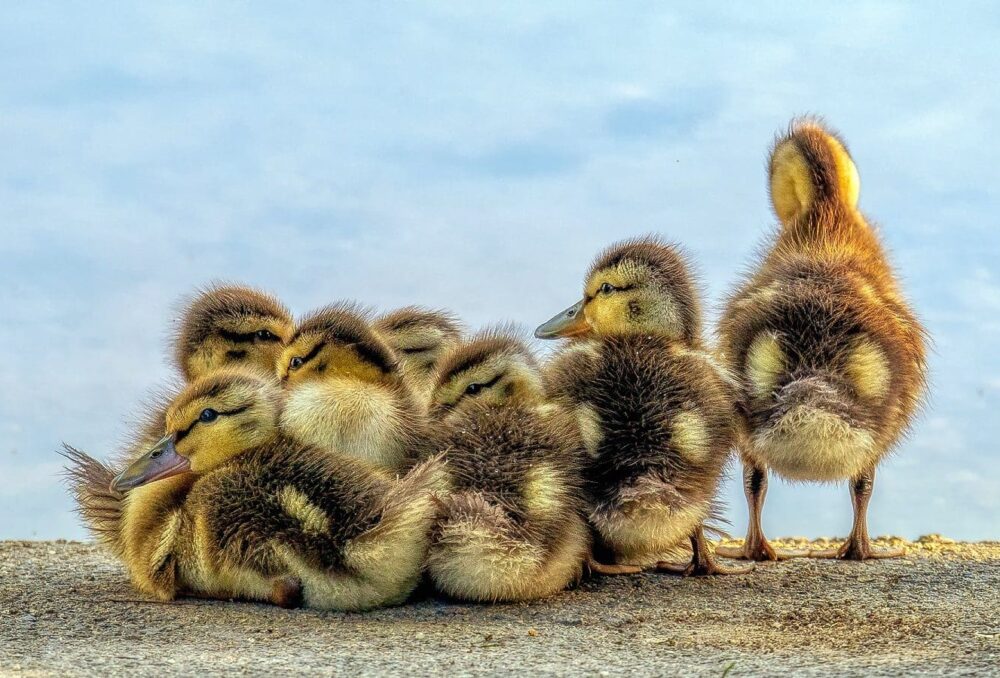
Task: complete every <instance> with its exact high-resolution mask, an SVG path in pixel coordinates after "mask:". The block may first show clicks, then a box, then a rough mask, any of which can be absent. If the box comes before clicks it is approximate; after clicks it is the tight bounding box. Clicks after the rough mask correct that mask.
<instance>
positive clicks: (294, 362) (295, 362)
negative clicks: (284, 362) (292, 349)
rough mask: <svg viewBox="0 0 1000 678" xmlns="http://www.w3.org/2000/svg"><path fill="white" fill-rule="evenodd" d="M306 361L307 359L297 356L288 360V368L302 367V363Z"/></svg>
mask: <svg viewBox="0 0 1000 678" xmlns="http://www.w3.org/2000/svg"><path fill="white" fill-rule="evenodd" d="M304 362H305V361H304V360H303V359H302V358H300V357H298V356H295V357H294V358H292V359H291V360H289V361H288V368H289V369H292V370H297V369H299V368H300V367H302V363H304Z"/></svg>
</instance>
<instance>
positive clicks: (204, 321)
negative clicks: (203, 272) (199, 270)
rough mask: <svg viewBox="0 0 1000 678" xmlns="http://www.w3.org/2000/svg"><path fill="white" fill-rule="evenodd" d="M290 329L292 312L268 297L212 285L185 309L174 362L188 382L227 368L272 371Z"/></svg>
mask: <svg viewBox="0 0 1000 678" xmlns="http://www.w3.org/2000/svg"><path fill="white" fill-rule="evenodd" d="M292 327H293V323H292V316H291V313H289V312H288V309H287V308H285V306H284V305H283V304H282V303H281V302H280V301H278V299H276V298H275V297H273V296H271V295H270V294H267V293H265V292H262V291H260V290H256V289H254V288H252V287H245V286H242V285H215V286H212V287H209V288H207V289H205V290H203V291H202V292H200V293H199V294H198V295H197V296H196V297H195V298H194V300H192V301H191V302H190V303H189V304H188V305H187V307H186V309H185V310H184V314H183V318H182V320H181V324H180V328H179V330H178V331H177V335H176V338H175V342H174V345H175V353H174V359H175V362H176V363H177V367H178V368H179V369H180V371H181V373H182V374H183V375H184V378H185V379H186V380H188V381H191V380H193V379H196V378H198V377H199V376H202V375H204V374H207V373H209V372H211V371H212V370H215V369H218V368H220V367H224V366H228V365H246V366H250V367H254V368H258V369H262V370H266V371H268V372H271V371H273V370H274V366H275V363H276V362H277V360H278V357H279V356H280V355H281V349H282V347H283V345H284V343H285V342H286V341H288V339H289V337H291V334H292Z"/></svg>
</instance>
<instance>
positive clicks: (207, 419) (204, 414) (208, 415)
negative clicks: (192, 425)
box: [198, 407, 219, 424]
mask: <svg viewBox="0 0 1000 678" xmlns="http://www.w3.org/2000/svg"><path fill="white" fill-rule="evenodd" d="M218 418H219V413H218V412H216V411H215V410H213V409H212V408H211V407H206V408H205V409H203V410H202V411H201V414H199V415H198V421H200V422H201V423H203V424H211V423H212V422H213V421H215V420H216V419H218Z"/></svg>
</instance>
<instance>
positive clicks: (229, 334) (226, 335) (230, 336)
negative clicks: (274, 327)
mask: <svg viewBox="0 0 1000 678" xmlns="http://www.w3.org/2000/svg"><path fill="white" fill-rule="evenodd" d="M262 329H264V328H261V330H262ZM261 330H254V331H253V332H233V331H230V330H226V329H222V328H221V327H220V328H219V336H220V337H222V338H223V339H226V340H227V341H231V342H233V343H234V344H248V343H250V342H251V341H253V340H254V339H256V340H258V341H280V339H279V338H278V337H277V336H275V335H274V333H272V332H271V331H270V330H268V336H267V337H258V336H257V332H260V331H261Z"/></svg>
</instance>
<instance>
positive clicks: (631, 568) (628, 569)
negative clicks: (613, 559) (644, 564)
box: [587, 557, 642, 577]
mask: <svg viewBox="0 0 1000 678" xmlns="http://www.w3.org/2000/svg"><path fill="white" fill-rule="evenodd" d="M587 569H588V570H589V571H590V573H591V574H600V575H604V576H606V577H607V576H614V575H620V574H639V573H640V572H642V568H641V567H639V566H638V565H617V564H610V563H602V562H600V561H598V560H595V559H594V558H593V557H591V558H588V559H587Z"/></svg>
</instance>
